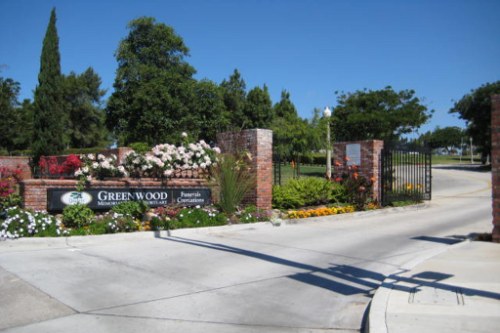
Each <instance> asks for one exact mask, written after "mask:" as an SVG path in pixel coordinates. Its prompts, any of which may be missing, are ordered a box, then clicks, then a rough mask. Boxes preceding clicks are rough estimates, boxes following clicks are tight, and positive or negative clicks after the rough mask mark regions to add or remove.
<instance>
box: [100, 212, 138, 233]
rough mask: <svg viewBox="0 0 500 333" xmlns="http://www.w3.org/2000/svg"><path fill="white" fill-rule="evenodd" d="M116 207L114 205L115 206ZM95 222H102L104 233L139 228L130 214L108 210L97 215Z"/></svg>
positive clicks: (129, 230)
mask: <svg viewBox="0 0 500 333" xmlns="http://www.w3.org/2000/svg"><path fill="white" fill-rule="evenodd" d="M115 207H116V206H115ZM97 223H102V224H103V225H104V227H105V229H106V233H109V234H113V233H117V232H131V231H136V230H138V229H139V223H138V222H136V221H135V220H134V218H133V217H132V216H131V215H128V214H125V215H124V214H119V213H115V212H109V213H107V214H105V215H102V216H101V217H99V219H98V221H97Z"/></svg>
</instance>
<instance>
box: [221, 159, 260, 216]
mask: <svg viewBox="0 0 500 333" xmlns="http://www.w3.org/2000/svg"><path fill="white" fill-rule="evenodd" d="M249 160H250V156H249V155H248V154H242V156H236V155H231V154H225V155H223V156H222V157H221V158H220V160H219V163H218V165H217V166H216V168H215V169H214V171H213V175H214V178H215V180H216V182H217V185H218V186H219V206H220V208H221V210H222V211H223V212H224V213H226V214H227V215H228V216H232V215H233V214H234V213H235V212H236V209H237V207H238V205H239V204H241V202H242V201H243V198H244V197H245V195H246V194H247V193H248V191H249V190H250V189H251V186H252V180H251V178H250V177H249V173H248V169H249Z"/></svg>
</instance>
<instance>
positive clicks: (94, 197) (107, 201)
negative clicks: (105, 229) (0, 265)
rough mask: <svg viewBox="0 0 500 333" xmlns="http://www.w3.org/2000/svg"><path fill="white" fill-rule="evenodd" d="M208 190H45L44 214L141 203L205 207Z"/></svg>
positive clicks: (208, 194) (208, 200) (209, 194)
mask: <svg viewBox="0 0 500 333" xmlns="http://www.w3.org/2000/svg"><path fill="white" fill-rule="evenodd" d="M210 198H211V191H210V189H208V188H175V189H169V188H125V189H124V188H94V189H87V190H85V191H82V192H77V191H74V190H71V189H63V188H51V189H47V210H48V211H59V210H62V209H64V207H66V206H67V205H73V204H76V203H81V204H85V205H87V206H88V207H89V208H91V209H96V210H107V209H110V208H111V207H113V206H115V205H117V204H119V203H121V202H125V201H144V202H146V203H147V204H148V205H149V206H150V207H160V206H165V205H172V204H177V205H180V206H197V205H200V206H204V205H209V204H210V203H211V201H210Z"/></svg>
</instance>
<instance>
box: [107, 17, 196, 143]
mask: <svg viewBox="0 0 500 333" xmlns="http://www.w3.org/2000/svg"><path fill="white" fill-rule="evenodd" d="M128 28H129V30H130V31H129V34H128V36H127V37H126V38H125V39H124V40H122V41H121V43H120V45H119V47H118V51H117V53H116V58H117V60H118V70H117V74H116V78H115V82H114V85H113V86H114V88H115V91H114V93H113V94H112V95H111V97H110V99H109V101H108V105H107V108H106V115H107V117H106V125H107V127H108V129H110V130H111V131H113V132H114V133H115V135H116V136H117V137H119V139H120V141H121V143H124V144H128V143H130V142H139V141H143V142H147V143H149V144H156V143H160V142H166V141H170V140H172V139H173V138H176V137H178V134H179V133H180V132H182V131H183V130H184V129H183V128H182V125H183V124H184V121H183V120H184V119H185V117H186V115H187V114H188V113H189V112H190V110H189V104H190V102H191V101H190V98H191V97H192V88H193V81H194V80H193V78H192V76H193V74H194V73H195V69H194V68H193V67H192V66H191V65H189V64H188V63H187V62H186V61H185V57H187V56H188V52H189V50H188V48H187V47H186V45H184V41H183V40H182V38H181V37H180V36H178V35H177V34H176V33H175V31H174V30H173V29H172V28H171V27H169V26H167V25H165V24H163V23H156V21H155V19H154V18H151V17H141V18H138V19H135V20H133V21H131V22H130V23H129V25H128Z"/></svg>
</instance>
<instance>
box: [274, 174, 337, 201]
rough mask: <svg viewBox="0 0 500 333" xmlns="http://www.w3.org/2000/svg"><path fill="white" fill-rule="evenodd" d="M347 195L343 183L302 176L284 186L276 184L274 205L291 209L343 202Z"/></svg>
mask: <svg viewBox="0 0 500 333" xmlns="http://www.w3.org/2000/svg"><path fill="white" fill-rule="evenodd" d="M345 195H346V191H345V188H344V187H343V186H342V185H341V184H336V183H332V182H330V181H328V180H326V179H323V178H318V177H302V178H299V179H291V180H289V181H288V182H287V183H286V184H284V185H283V186H274V187H273V206H274V207H275V208H279V209H289V208H298V207H303V206H312V205H319V204H326V203H331V202H341V201H343V200H344V199H345Z"/></svg>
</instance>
